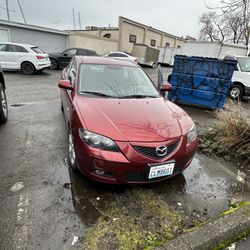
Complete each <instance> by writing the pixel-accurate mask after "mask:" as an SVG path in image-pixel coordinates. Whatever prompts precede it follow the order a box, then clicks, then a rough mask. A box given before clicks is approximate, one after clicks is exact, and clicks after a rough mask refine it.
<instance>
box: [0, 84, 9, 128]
mask: <svg viewBox="0 0 250 250" xmlns="http://www.w3.org/2000/svg"><path fill="white" fill-rule="evenodd" d="M7 119H8V104H7V99H6V94H5V91H4V87H3V85H2V84H1V83H0V124H4V123H5V122H6V121H7Z"/></svg>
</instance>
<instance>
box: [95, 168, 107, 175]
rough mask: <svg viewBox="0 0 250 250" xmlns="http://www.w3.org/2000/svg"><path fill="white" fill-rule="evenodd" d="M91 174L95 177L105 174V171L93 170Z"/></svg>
mask: <svg viewBox="0 0 250 250" xmlns="http://www.w3.org/2000/svg"><path fill="white" fill-rule="evenodd" d="M93 172H94V173H95V174H97V175H104V174H105V171H104V170H103V169H101V168H95V169H94V171H93Z"/></svg>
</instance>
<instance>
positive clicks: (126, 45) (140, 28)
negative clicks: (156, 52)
mask: <svg viewBox="0 0 250 250" xmlns="http://www.w3.org/2000/svg"><path fill="white" fill-rule="evenodd" d="M130 34H132V35H135V36H136V43H143V44H146V45H149V46H152V44H151V40H155V46H153V47H155V48H158V47H162V46H166V43H168V44H169V46H170V47H173V48H176V47H178V46H181V45H182V43H183V39H182V38H180V37H177V36H174V35H171V34H168V33H166V32H164V31H160V30H157V29H154V28H152V27H150V26H146V25H144V24H141V23H138V22H135V21H133V20H130V19H127V18H124V17H119V46H118V48H119V50H121V51H125V52H128V53H131V52H132V49H133V43H132V42H130V41H129V35H130Z"/></svg>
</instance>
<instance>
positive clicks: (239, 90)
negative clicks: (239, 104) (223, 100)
mask: <svg viewBox="0 0 250 250" xmlns="http://www.w3.org/2000/svg"><path fill="white" fill-rule="evenodd" d="M243 92H244V89H243V87H242V86H241V85H239V84H233V86H232V87H231V88H230V91H229V97H230V98H231V99H233V100H241V98H242V96H243Z"/></svg>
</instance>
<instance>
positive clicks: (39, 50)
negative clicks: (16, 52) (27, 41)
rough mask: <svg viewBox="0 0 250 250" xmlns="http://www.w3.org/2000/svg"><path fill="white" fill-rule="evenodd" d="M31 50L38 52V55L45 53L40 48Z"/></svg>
mask: <svg viewBox="0 0 250 250" xmlns="http://www.w3.org/2000/svg"><path fill="white" fill-rule="evenodd" d="M31 49H32V50H33V51H34V52H36V54H44V53H45V52H44V51H42V50H41V49H40V48H38V47H31Z"/></svg>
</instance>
